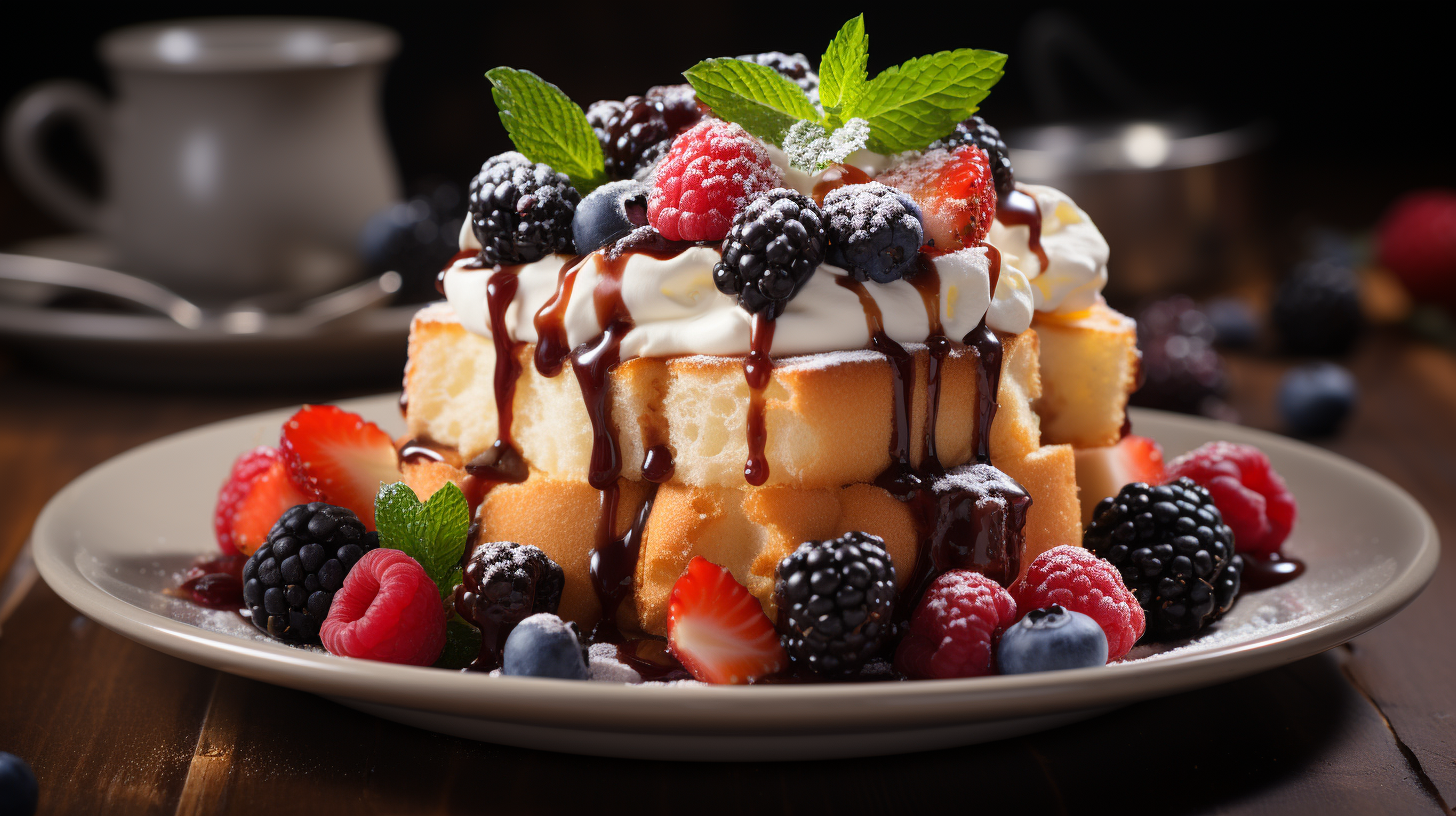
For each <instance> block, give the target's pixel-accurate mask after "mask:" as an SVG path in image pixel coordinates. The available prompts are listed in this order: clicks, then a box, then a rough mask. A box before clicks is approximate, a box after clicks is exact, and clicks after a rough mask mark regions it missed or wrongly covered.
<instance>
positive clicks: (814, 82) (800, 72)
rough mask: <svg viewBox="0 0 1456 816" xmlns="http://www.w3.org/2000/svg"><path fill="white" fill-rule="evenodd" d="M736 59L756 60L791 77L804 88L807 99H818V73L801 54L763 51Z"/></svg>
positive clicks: (815, 100) (816, 100)
mask: <svg viewBox="0 0 1456 816" xmlns="http://www.w3.org/2000/svg"><path fill="white" fill-rule="evenodd" d="M738 59H741V60H743V61H744V62H756V63H758V64H759V65H767V66H768V67H770V68H772V69H774V70H775V71H778V72H779V73H781V74H783V75H784V76H786V77H788V78H789V79H792V80H793V81H794V84H795V85H798V86H799V87H800V88H803V89H804V93H806V94H808V96H809V99H811V100H813V101H814V102H818V101H819V75H818V74H816V73H814V68H813V66H811V65H810V64H809V58H808V57H806V56H804V55H803V54H785V53H784V52H782V51H765V52H763V53H762V54H744V55H742V56H740V57H738Z"/></svg>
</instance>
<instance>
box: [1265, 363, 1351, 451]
mask: <svg viewBox="0 0 1456 816" xmlns="http://www.w3.org/2000/svg"><path fill="white" fill-rule="evenodd" d="M1354 408H1355V378H1354V377H1352V376H1350V372H1348V371H1346V370H1345V369H1344V368H1342V367H1340V366H1337V365H1335V364H1334V363H1314V364H1312V365H1306V366H1300V367H1299V368H1295V369H1292V370H1290V371H1289V373H1287V374H1285V375H1284V379H1283V380H1281V381H1280V382H1279V415H1280V416H1281V417H1283V418H1284V423H1285V425H1287V426H1288V427H1289V430H1290V432H1292V433H1294V434H1295V435H1297V436H1329V435H1330V434H1333V433H1335V432H1336V431H1338V430H1339V429H1340V426H1341V425H1343V424H1344V422H1345V419H1346V418H1348V417H1349V416H1350V412H1351V411H1353V410H1354Z"/></svg>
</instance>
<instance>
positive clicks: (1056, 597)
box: [1011, 544, 1145, 662]
mask: <svg viewBox="0 0 1456 816" xmlns="http://www.w3.org/2000/svg"><path fill="white" fill-rule="evenodd" d="M1011 595H1012V597H1014V598H1016V606H1017V607H1018V608H1020V609H1044V608H1046V607H1049V606H1052V605H1053V604H1055V605H1057V606H1060V607H1062V608H1063V609H1067V610H1070V611H1072V612H1080V613H1081V614H1083V615H1086V616H1087V617H1089V618H1091V619H1092V620H1094V621H1096V622H1097V625H1098V626H1100V627H1102V632H1103V635H1104V636H1105V638H1106V646H1105V648H1106V655H1105V657H1104V658H1103V662H1106V661H1107V660H1116V659H1118V658H1120V657H1122V656H1123V655H1125V654H1127V652H1128V650H1129V649H1131V648H1132V647H1133V644H1134V643H1137V640H1138V638H1140V637H1142V636H1143V627H1144V625H1145V619H1144V615H1143V610H1142V607H1141V606H1139V605H1138V599H1137V598H1136V597H1135V596H1134V595H1133V594H1132V592H1130V591H1128V588H1127V586H1126V585H1125V584H1124V583H1123V580H1122V576H1121V575H1119V574H1118V572H1117V570H1116V568H1114V567H1113V566H1112V565H1111V564H1109V563H1107V562H1106V561H1104V560H1102V559H1101V558H1098V557H1097V556H1096V555H1093V554H1092V553H1090V552H1088V551H1086V550H1084V549H1082V548H1081V547H1073V546H1070V545H1066V544H1063V545H1062V546H1060V547H1053V548H1051V549H1050V550H1047V551H1046V552H1044V553H1042V554H1041V555H1038V556H1037V557H1036V558H1035V559H1034V560H1032V562H1031V564H1030V566H1028V567H1027V568H1026V575H1024V576H1022V578H1021V580H1019V581H1017V582H1016V583H1015V584H1014V585H1013V586H1012V587H1011Z"/></svg>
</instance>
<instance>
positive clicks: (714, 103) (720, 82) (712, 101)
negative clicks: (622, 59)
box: [683, 57, 819, 145]
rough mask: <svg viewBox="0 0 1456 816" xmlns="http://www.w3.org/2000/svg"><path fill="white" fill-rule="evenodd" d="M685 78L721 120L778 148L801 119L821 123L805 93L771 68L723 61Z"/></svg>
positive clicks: (699, 68) (702, 65)
mask: <svg viewBox="0 0 1456 816" xmlns="http://www.w3.org/2000/svg"><path fill="white" fill-rule="evenodd" d="M683 76H685V77H687V80H688V82H690V83H692V86H693V90H694V91H696V92H697V94H698V100H699V101H701V102H702V103H703V104H705V105H707V106H708V107H710V108H712V109H713V112H714V113H716V114H717V115H718V116H720V117H722V118H724V119H727V120H728V121H730V122H736V123H737V124H739V125H741V126H742V127H743V129H744V130H746V131H748V132H749V133H752V134H753V135H755V136H757V137H758V138H760V139H765V140H767V141H770V142H773V143H774V144H776V145H778V144H783V140H784V134H786V133H788V130H789V128H790V127H791V126H792V125H793V124H794V123H795V122H797V121H799V120H800V119H809V120H811V121H815V122H817V121H819V110H818V109H817V108H815V107H814V103H813V102H810V101H809V97H807V96H805V95H804V90H803V89H802V88H800V87H799V86H798V85H795V84H794V83H793V81H791V80H790V79H789V78H788V77H786V76H784V75H783V74H780V73H779V72H778V71H775V70H774V69H772V68H770V67H768V66H767V65H759V64H757V63H752V62H744V61H743V60H737V59H732V58H730V57H719V58H716V59H708V60H703V61H702V62H700V63H698V64H697V65H694V66H693V67H691V68H689V69H687V70H686V71H683Z"/></svg>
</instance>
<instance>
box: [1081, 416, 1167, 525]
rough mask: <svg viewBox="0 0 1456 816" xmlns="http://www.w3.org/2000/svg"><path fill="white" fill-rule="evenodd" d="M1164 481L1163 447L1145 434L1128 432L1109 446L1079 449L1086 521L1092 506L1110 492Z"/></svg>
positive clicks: (1110, 493)
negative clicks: (1136, 434)
mask: <svg viewBox="0 0 1456 816" xmlns="http://www.w3.org/2000/svg"><path fill="white" fill-rule="evenodd" d="M1133 482H1146V483H1147V484H1150V485H1155V484H1162V483H1163V449H1162V448H1161V447H1159V446H1158V443H1157V442H1154V441H1153V440H1151V439H1149V438H1147V437H1146V436H1134V435H1132V434H1128V435H1127V436H1124V437H1123V438H1122V441H1121V442H1118V443H1117V444H1116V445H1112V446H1111V447H1106V448H1080V449H1078V450H1077V488H1078V490H1080V491H1081V493H1082V507H1083V513H1082V515H1083V517H1084V518H1083V519H1082V520H1083V521H1088V520H1090V518H1091V510H1092V508H1094V507H1096V506H1097V502H1099V501H1102V499H1103V498H1105V497H1107V496H1116V495H1117V493H1118V491H1120V490H1122V486H1123V485H1128V484H1132V483H1133Z"/></svg>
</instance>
